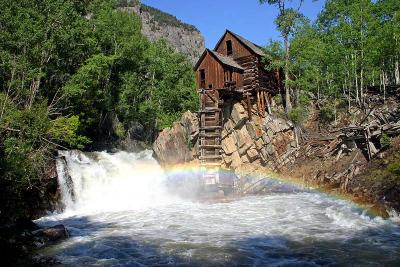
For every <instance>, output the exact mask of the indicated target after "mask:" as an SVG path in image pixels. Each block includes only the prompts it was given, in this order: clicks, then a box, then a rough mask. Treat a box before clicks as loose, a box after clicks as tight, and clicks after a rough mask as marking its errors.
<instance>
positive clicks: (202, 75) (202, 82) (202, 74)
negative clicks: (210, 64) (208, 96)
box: [200, 70, 206, 88]
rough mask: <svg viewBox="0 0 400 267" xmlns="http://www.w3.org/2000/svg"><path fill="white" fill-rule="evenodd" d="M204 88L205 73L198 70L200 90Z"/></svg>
mask: <svg viewBox="0 0 400 267" xmlns="http://www.w3.org/2000/svg"><path fill="white" fill-rule="evenodd" d="M205 87H206V71H205V70H200V88H205Z"/></svg>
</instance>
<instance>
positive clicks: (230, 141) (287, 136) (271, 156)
mask: <svg viewBox="0 0 400 267" xmlns="http://www.w3.org/2000/svg"><path fill="white" fill-rule="evenodd" d="M223 113H224V123H223V130H222V151H221V154H222V157H223V164H222V166H223V167H226V168H231V169H236V168H238V167H239V166H241V165H243V164H249V163H250V164H252V165H255V166H264V167H267V168H268V169H270V170H277V169H279V168H281V167H282V166H284V165H286V164H288V163H290V162H293V161H294V159H295V156H296V155H295V154H296V151H297V148H296V140H295V132H294V126H293V124H292V123H291V122H289V121H287V120H284V119H281V118H278V117H275V116H272V115H266V117H265V118H260V117H258V116H256V115H254V116H253V117H252V119H251V120H249V118H248V115H247V111H246V109H245V107H244V106H243V105H242V104H241V103H240V102H235V103H229V102H226V105H225V107H224V110H223ZM198 128H199V126H198V120H197V117H196V116H195V115H194V114H192V113H190V112H186V113H185V114H184V115H183V116H182V119H181V121H179V122H176V123H174V125H173V126H172V127H171V128H168V129H165V130H164V131H162V132H161V133H160V135H159V137H158V138H157V140H156V141H155V142H154V145H153V150H154V152H155V154H156V156H157V158H158V160H159V162H160V163H161V164H163V165H168V164H178V163H185V162H189V161H192V160H193V159H195V158H197V157H198V152H199V149H198V144H197V141H198V135H199V130H198Z"/></svg>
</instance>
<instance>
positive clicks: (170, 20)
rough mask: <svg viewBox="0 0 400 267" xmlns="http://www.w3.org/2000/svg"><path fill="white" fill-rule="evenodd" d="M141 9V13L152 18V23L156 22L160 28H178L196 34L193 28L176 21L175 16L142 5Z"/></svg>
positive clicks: (195, 29)
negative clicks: (143, 12)
mask: <svg viewBox="0 0 400 267" xmlns="http://www.w3.org/2000/svg"><path fill="white" fill-rule="evenodd" d="M141 8H142V11H145V12H148V13H149V14H150V15H152V16H153V23H155V22H158V23H159V24H160V25H161V26H174V27H178V28H183V29H185V30H188V31H192V32H194V31H196V32H198V30H197V28H196V27H195V26H193V25H190V24H187V23H184V22H182V21H180V20H178V19H177V18H176V17H175V16H172V15H170V14H168V13H165V12H162V11H161V10H159V9H157V8H154V7H150V6H147V5H144V4H142V5H141Z"/></svg>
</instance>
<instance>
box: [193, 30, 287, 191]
mask: <svg viewBox="0 0 400 267" xmlns="http://www.w3.org/2000/svg"><path fill="white" fill-rule="evenodd" d="M264 57H265V54H264V51H263V50H262V49H261V47H260V46H258V45H256V44H254V43H252V42H250V41H248V40H246V39H245V38H243V37H241V36H239V35H237V34H235V33H233V32H231V31H229V30H226V31H225V33H224V35H223V36H222V37H221V39H220V40H219V41H218V43H217V45H216V46H215V48H214V50H209V49H206V50H205V51H204V53H203V54H202V56H201V57H200V59H199V61H198V62H197V64H196V65H195V67H194V69H195V71H196V80H197V89H198V92H199V94H200V111H199V120H200V123H199V125H200V144H199V145H200V157H199V159H200V162H201V164H202V167H203V168H204V177H203V178H204V180H205V183H206V184H211V185H215V184H219V175H218V173H219V168H220V166H221V160H222V156H221V147H222V146H221V133H222V127H223V125H222V124H223V118H222V114H223V113H222V108H223V104H224V101H225V100H227V98H232V97H234V98H236V99H238V100H239V101H242V102H243V103H244V104H245V106H247V112H248V116H249V118H251V117H252V116H253V115H257V116H264V115H265V112H266V110H267V111H268V110H269V101H270V98H271V96H273V95H275V94H277V93H279V92H280V90H281V87H282V83H281V81H280V74H281V72H280V71H267V70H266V68H265V64H264ZM254 104H257V105H256V107H257V108H256V110H253V109H252V107H253V105H254Z"/></svg>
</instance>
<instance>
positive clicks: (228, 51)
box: [226, 40, 233, 56]
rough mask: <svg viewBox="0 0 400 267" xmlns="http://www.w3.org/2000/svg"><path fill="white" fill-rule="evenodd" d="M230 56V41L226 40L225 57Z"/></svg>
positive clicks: (231, 51) (231, 52)
mask: <svg viewBox="0 0 400 267" xmlns="http://www.w3.org/2000/svg"><path fill="white" fill-rule="evenodd" d="M232 54H233V48H232V41H231V40H228V41H226V55H227V56H230V55H232Z"/></svg>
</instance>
